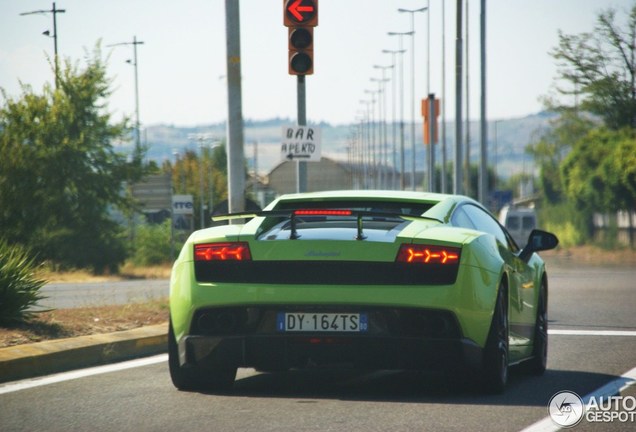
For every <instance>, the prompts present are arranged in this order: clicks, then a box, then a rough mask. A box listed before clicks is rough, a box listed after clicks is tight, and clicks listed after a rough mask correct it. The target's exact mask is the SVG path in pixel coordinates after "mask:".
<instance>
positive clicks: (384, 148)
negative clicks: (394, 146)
mask: <svg viewBox="0 0 636 432" xmlns="http://www.w3.org/2000/svg"><path fill="white" fill-rule="evenodd" d="M373 67H374V68H375V69H380V70H381V71H382V79H381V80H376V81H379V82H380V84H381V86H382V129H383V131H384V135H383V137H382V140H383V142H382V153H383V156H384V157H383V161H384V169H383V171H382V173H383V181H382V187H384V188H386V189H389V186H388V184H389V179H388V177H389V175H388V172H387V171H386V169H387V167H388V166H389V152H388V139H387V132H386V86H385V85H383V84H384V83H386V82H387V81H390V79H389V78H387V77H386V75H385V72H386V70H387V69H393V65H388V66H381V65H373ZM393 162H394V163H395V160H394V161H393ZM393 168H395V165H393Z"/></svg>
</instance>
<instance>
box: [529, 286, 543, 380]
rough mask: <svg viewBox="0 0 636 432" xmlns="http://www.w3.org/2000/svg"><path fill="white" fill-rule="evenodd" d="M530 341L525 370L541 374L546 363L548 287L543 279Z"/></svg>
mask: <svg viewBox="0 0 636 432" xmlns="http://www.w3.org/2000/svg"><path fill="white" fill-rule="evenodd" d="M532 343H533V349H532V359H530V360H528V362H527V363H526V364H527V370H528V372H529V373H531V374H533V375H543V373H544V372H545V370H546V367H547V364H548V287H547V284H546V282H545V280H544V281H543V282H541V291H540V292H539V301H538V303H537V320H536V323H535V325H534V341H533V342H532Z"/></svg>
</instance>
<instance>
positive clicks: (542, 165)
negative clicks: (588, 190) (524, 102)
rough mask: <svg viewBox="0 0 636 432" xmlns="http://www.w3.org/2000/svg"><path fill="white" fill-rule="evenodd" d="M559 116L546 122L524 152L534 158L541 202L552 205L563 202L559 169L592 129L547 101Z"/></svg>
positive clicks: (587, 124)
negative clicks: (537, 172)
mask: <svg viewBox="0 0 636 432" xmlns="http://www.w3.org/2000/svg"><path fill="white" fill-rule="evenodd" d="M547 105H550V107H551V109H552V110H554V111H556V112H558V113H559V115H558V116H557V117H556V118H554V119H552V120H550V127H549V128H548V130H547V131H546V132H544V133H543V134H542V135H541V136H540V138H539V140H538V141H536V142H534V143H531V144H529V145H528V146H527V147H526V152H527V153H529V154H531V155H532V156H533V157H534V160H535V163H536V164H537V166H538V167H539V186H540V188H541V191H542V193H543V196H544V197H545V199H546V200H547V201H548V202H549V203H552V204H555V203H558V202H560V201H561V200H562V199H563V198H564V194H563V182H562V180H561V170H560V166H561V163H562V162H563V159H564V158H565V156H566V155H567V154H568V153H569V152H570V150H571V149H572V148H573V147H574V145H575V144H576V142H577V141H578V140H580V139H581V138H582V137H584V136H585V135H586V134H587V133H588V132H589V131H590V130H591V129H592V128H593V126H594V124H593V123H592V121H591V120H589V119H586V118H585V117H582V116H580V115H579V114H578V113H577V112H576V111H575V110H572V109H567V108H557V107H555V106H554V104H553V103H551V102H550V101H547Z"/></svg>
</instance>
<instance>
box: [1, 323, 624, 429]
mask: <svg viewBox="0 0 636 432" xmlns="http://www.w3.org/2000/svg"><path fill="white" fill-rule="evenodd" d="M548 334H550V335H555V336H636V331H629V330H548ZM167 360H168V354H160V355H157V356H153V357H146V358H142V359H137V360H130V361H126V362H121V363H115V364H110V365H105V366H97V367H92V368H87V369H80V370H76V371H70V372H63V373H59V374H55V375H48V376H45V377H41V378H33V379H28V380H23V381H16V382H11V383H6V384H0V395H2V394H5V393H12V392H16V391H20V390H26V389H29V388H33V387H40V386H44V385H48V384H55V383H59V382H63V381H69V380H73V379H78V378H84V377H88V376H92V375H99V374H104V373H108V372H116V371H120V370H125V369H131V368H136V367H142V366H149V365H153V364H157V363H163V362H165V361H167ZM632 371H633V372H634V376H635V378H634V379H636V368H634V369H633V370H632ZM632 371H630V372H632ZM630 372H628V374H629V373H630ZM254 374H256V372H255V371H253V370H245V371H243V375H241V371H239V376H237V379H239V378H246V377H248V376H251V375H254ZM623 376H624V375H623ZM619 379H620V378H619ZM610 384H611V383H610ZM610 384H608V385H610ZM547 420H548V422H549V424H550V425H553V423H552V422H551V421H550V419H549V418H548V419H547ZM531 427H532V426H531ZM530 430H533V431H534V430H537V431H539V430H543V429H530ZM546 430H556V429H546Z"/></svg>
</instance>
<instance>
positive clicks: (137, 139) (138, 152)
mask: <svg viewBox="0 0 636 432" xmlns="http://www.w3.org/2000/svg"><path fill="white" fill-rule="evenodd" d="M143 43H144V42H143V41H138V40H137V36H133V40H132V42H120V43H116V44H111V45H106V46H107V47H116V46H123V45H132V46H133V60H132V61H131V60H126V63H129V64H132V65H133V67H134V68H135V158H139V157H140V155H141V123H140V121H139V74H138V72H137V45H143Z"/></svg>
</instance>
